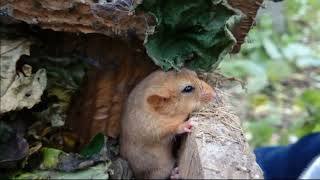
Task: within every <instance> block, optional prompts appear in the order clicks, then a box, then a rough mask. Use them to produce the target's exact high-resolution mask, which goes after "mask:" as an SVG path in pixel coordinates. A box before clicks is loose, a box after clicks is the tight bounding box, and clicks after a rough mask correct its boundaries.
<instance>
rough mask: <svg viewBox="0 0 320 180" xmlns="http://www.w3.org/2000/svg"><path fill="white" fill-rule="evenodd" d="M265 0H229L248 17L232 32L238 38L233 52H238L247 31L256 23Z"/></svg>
mask: <svg viewBox="0 0 320 180" xmlns="http://www.w3.org/2000/svg"><path fill="white" fill-rule="evenodd" d="M263 1H264V0H229V4H230V5H231V6H232V7H236V8H238V9H239V10H241V12H243V13H244V14H245V15H246V17H245V18H244V19H243V20H242V21H241V23H240V24H239V25H237V26H236V27H234V29H233V31H232V33H233V34H234V36H235V37H236V38H237V44H236V45H235V46H234V47H233V50H232V53H238V52H239V51H240V48H241V45H242V44H243V43H244V40H245V38H246V36H247V33H248V32H249V30H250V29H251V27H252V25H254V23H255V18H256V15H257V12H258V10H259V8H260V6H261V5H262V3H263Z"/></svg>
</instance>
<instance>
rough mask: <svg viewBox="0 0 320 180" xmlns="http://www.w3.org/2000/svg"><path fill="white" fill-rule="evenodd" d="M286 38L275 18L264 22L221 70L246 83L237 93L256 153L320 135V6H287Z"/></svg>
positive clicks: (310, 0)
mask: <svg viewBox="0 0 320 180" xmlns="http://www.w3.org/2000/svg"><path fill="white" fill-rule="evenodd" d="M284 7H285V10H284V16H285V19H286V20H285V23H286V24H285V26H286V31H285V32H281V33H279V32H276V31H275V30H274V28H273V26H272V23H273V22H272V18H271V16H272V14H271V13H270V12H269V13H266V14H263V15H261V16H260V18H259V20H258V23H257V26H256V27H255V28H253V29H252V30H251V31H250V33H249V36H248V38H247V43H245V44H244V46H243V47H242V50H241V52H240V53H239V54H237V55H233V56H231V57H228V58H227V59H225V60H224V61H223V62H222V64H221V66H220V69H221V71H222V72H223V73H224V74H226V75H229V76H236V77H239V78H241V79H243V80H245V81H246V83H247V93H244V92H243V90H241V89H239V88H235V89H234V90H233V92H234V93H235V94H237V95H238V96H237V97H238V98H239V101H240V104H242V106H238V107H243V108H242V109H238V111H239V112H241V111H242V112H241V114H242V116H243V117H242V118H241V119H243V120H244V123H243V124H244V126H245V128H246V131H247V133H246V134H247V137H248V139H249V140H250V143H251V145H253V146H254V147H257V146H263V145H277V144H288V143H291V142H294V141H296V140H297V139H298V138H299V137H301V136H303V135H306V134H308V133H311V132H319V131H320V89H319V88H320V1H319V0H290V1H284Z"/></svg>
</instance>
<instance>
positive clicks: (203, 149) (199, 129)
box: [179, 108, 263, 179]
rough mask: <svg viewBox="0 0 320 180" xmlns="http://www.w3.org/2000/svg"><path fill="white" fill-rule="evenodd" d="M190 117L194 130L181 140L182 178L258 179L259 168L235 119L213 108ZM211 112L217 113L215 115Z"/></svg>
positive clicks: (260, 173) (180, 165) (259, 174)
mask: <svg viewBox="0 0 320 180" xmlns="http://www.w3.org/2000/svg"><path fill="white" fill-rule="evenodd" d="M210 111H212V113H209V112H201V111H200V112H199V114H200V115H193V116H192V117H191V120H192V121H193V122H195V127H194V131H193V132H192V133H191V134H189V135H188V137H187V138H185V139H184V141H183V143H182V147H181V148H182V149H181V152H180V159H179V170H180V173H181V176H182V178H183V179H184V178H185V179H253V178H254V179H261V178H263V176H262V172H261V169H260V168H259V166H258V164H257V163H256V161H255V156H254V155H253V154H252V151H251V149H250V147H249V145H248V143H247V142H246V139H245V137H244V135H243V133H242V130H241V126H240V122H239V119H238V118H237V117H236V116H234V115H230V116H221V115H218V114H219V112H218V113H215V111H216V109H215V108H210ZM214 114H217V115H216V116H215V115H214Z"/></svg>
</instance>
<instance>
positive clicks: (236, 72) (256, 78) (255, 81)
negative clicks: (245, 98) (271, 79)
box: [220, 60, 268, 93]
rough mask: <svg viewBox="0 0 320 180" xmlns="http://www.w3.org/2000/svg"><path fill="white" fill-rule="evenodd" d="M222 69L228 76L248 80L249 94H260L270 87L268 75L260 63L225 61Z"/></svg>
mask: <svg viewBox="0 0 320 180" xmlns="http://www.w3.org/2000/svg"><path fill="white" fill-rule="evenodd" d="M220 68H221V71H222V72H223V73H224V74H226V75H228V76H235V77H240V78H243V79H247V89H248V92H249V93H254V92H258V91H260V90H262V89H263V88H264V87H266V86H267V85H268V78H267V73H266V71H265V69H264V68H263V66H261V65H260V64H258V63H255V62H252V61H248V60H238V61H233V62H227V61H224V62H222V63H221V66H220Z"/></svg>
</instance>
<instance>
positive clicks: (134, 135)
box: [120, 69, 215, 179]
mask: <svg viewBox="0 0 320 180" xmlns="http://www.w3.org/2000/svg"><path fill="white" fill-rule="evenodd" d="M214 96H215V93H214V91H213V89H212V88H211V87H210V86H209V85H208V84H206V83H205V82H204V81H202V80H200V79H198V77H197V75H196V73H195V72H193V71H191V70H188V69H182V70H181V71H180V72H176V71H169V72H163V71H156V72H153V73H152V74H150V75H149V76H148V77H147V78H145V79H144V80H143V81H142V82H140V83H139V84H138V85H137V86H136V87H135V88H134V89H133V90H132V92H131V93H130V95H129V97H128V100H127V102H126V105H125V110H124V115H123V118H122V122H121V123H122V124H121V135H120V151H121V156H122V157H123V158H125V159H126V160H128V162H129V164H130V166H131V168H132V170H133V172H134V175H135V177H136V178H148V179H149V178H151V179H153V178H155V179H163V178H168V177H169V176H170V174H171V171H172V170H173V168H174V164H175V159H174V158H173V154H172V151H171V150H172V138H173V137H174V136H175V135H176V134H181V133H185V132H191V127H192V124H191V122H190V121H185V120H186V119H187V118H188V115H189V114H190V113H191V112H192V111H194V110H196V109H198V108H200V107H201V106H202V105H204V104H206V103H208V102H210V101H211V100H212V99H213V97H214Z"/></svg>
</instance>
